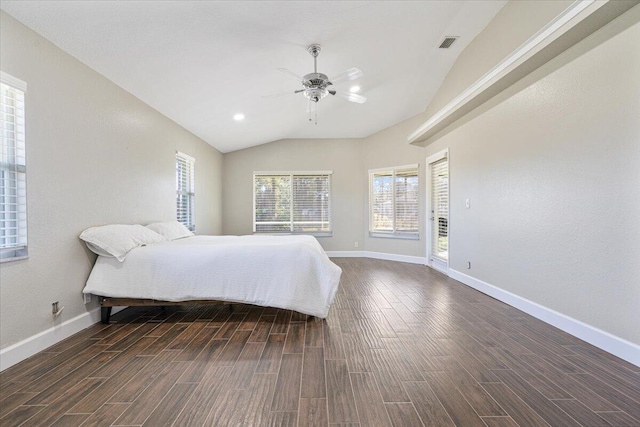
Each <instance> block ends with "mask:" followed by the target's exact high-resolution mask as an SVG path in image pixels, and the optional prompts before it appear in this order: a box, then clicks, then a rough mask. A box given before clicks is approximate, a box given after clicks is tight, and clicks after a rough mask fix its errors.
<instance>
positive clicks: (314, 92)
mask: <svg viewBox="0 0 640 427" xmlns="http://www.w3.org/2000/svg"><path fill="white" fill-rule="evenodd" d="M302 84H303V85H304V87H305V91H304V95H305V96H306V97H307V98H309V99H310V100H312V101H313V102H318V101H320V100H321V99H322V98H324V97H325V96H327V94H328V93H329V92H328V90H327V86H329V85H330V84H331V82H330V81H329V77H327V75H326V74H322V73H309V74H307V75H305V76H304V80H303V82H302Z"/></svg>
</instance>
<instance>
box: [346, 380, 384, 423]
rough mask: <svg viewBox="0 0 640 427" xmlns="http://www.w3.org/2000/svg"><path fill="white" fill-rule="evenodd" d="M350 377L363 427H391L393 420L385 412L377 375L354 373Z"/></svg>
mask: <svg viewBox="0 0 640 427" xmlns="http://www.w3.org/2000/svg"><path fill="white" fill-rule="evenodd" d="M350 376H351V384H352V385H353V396H354V398H355V401H356V407H357V409H358V417H359V419H360V425H361V426H362V427H365V426H380V427H383V426H390V425H391V420H389V415H388V414H387V411H386V410H385V407H384V403H383V400H382V395H381V394H380V390H379V389H378V384H377V383H376V378H375V375H373V374H372V373H368V372H354V373H352V374H350Z"/></svg>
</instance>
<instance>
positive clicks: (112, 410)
mask: <svg viewBox="0 0 640 427" xmlns="http://www.w3.org/2000/svg"><path fill="white" fill-rule="evenodd" d="M128 407H129V403H107V404H105V405H102V406H101V407H100V408H98V410H97V411H95V412H94V413H93V414H91V415H90V416H89V418H87V419H86V420H85V421H84V422H83V423H82V424H81V427H103V426H110V425H111V424H112V423H113V422H114V421H115V420H116V419H117V418H118V417H119V416H120V415H122V413H123V412H124V411H126V410H127V408H128Z"/></svg>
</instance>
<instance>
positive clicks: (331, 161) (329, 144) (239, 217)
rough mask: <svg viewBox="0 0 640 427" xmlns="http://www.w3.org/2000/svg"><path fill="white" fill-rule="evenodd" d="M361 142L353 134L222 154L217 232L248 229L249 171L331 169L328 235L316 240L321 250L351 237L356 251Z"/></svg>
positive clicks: (343, 245) (341, 246) (346, 243)
mask: <svg viewBox="0 0 640 427" xmlns="http://www.w3.org/2000/svg"><path fill="white" fill-rule="evenodd" d="M310 126H313V125H310ZM361 147H362V140H359V139H317V140H295V139H288V140H283V141H277V142H272V143H270V144H264V145H260V146H258V147H254V148H248V149H245V150H240V151H235V152H232V153H227V154H225V155H224V182H225V185H224V189H223V196H222V206H223V215H222V216H223V227H222V229H223V233H224V234H251V233H252V232H253V172H254V171H256V172H257V171H327V170H331V171H333V175H332V177H331V203H332V209H331V213H332V216H333V236H332V237H318V241H319V242H320V243H321V244H322V246H323V247H324V249H325V250H327V251H332V250H333V251H335V250H356V249H355V248H354V245H355V242H359V245H360V248H359V249H357V250H362V247H363V240H362V239H363V235H362V218H363V216H364V211H363V206H362V203H361V200H362V194H363V193H364V192H366V182H365V180H366V179H365V177H364V176H363V174H362V172H361V166H360V165H361V159H360V155H361V152H362V148H361Z"/></svg>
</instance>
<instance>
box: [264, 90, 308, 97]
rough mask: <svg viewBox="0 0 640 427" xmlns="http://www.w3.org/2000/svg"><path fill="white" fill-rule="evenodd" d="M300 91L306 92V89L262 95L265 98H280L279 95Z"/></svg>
mask: <svg viewBox="0 0 640 427" xmlns="http://www.w3.org/2000/svg"><path fill="white" fill-rule="evenodd" d="M300 92H304V89H300V90H294V91H288V92H280V93H274V94H271V95H262V97H263V98H278V97H281V96H285V95H293V94H295V93H300Z"/></svg>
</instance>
